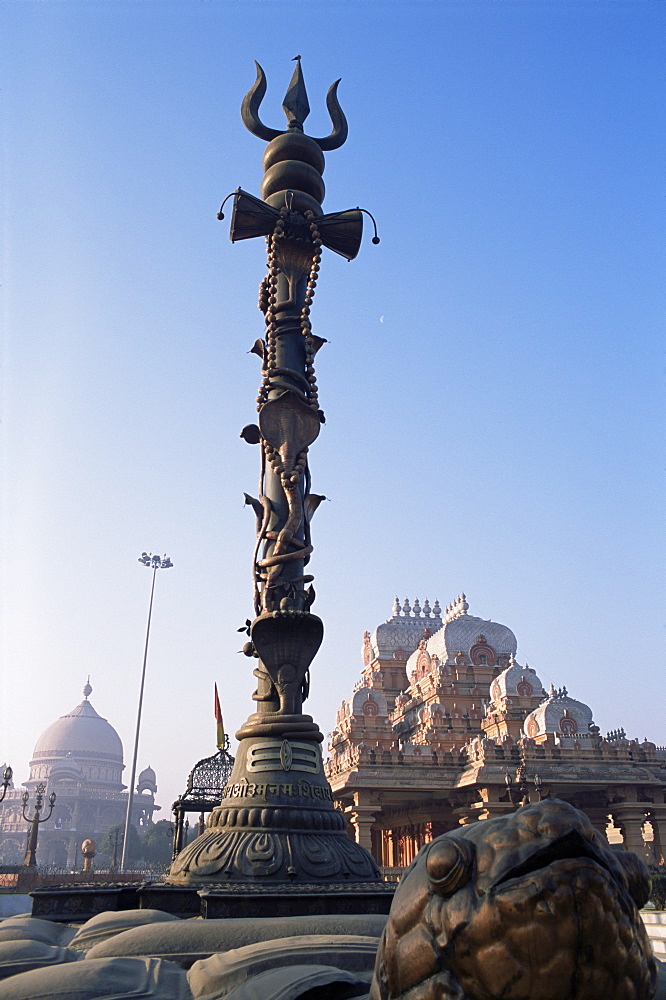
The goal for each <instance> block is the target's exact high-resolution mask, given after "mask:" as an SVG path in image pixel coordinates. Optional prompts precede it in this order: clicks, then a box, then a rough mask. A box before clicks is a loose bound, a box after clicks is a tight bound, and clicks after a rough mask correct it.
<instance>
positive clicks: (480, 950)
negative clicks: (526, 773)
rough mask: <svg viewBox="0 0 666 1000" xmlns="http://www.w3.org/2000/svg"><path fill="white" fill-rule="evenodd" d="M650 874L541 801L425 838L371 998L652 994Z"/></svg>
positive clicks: (566, 810)
mask: <svg viewBox="0 0 666 1000" xmlns="http://www.w3.org/2000/svg"><path fill="white" fill-rule="evenodd" d="M648 892H649V875H648V871H647V868H646V866H645V865H644V864H643V862H642V861H641V860H640V859H639V858H638V857H637V856H636V855H634V854H631V853H629V852H621V853H617V852H614V851H612V850H611V849H610V848H609V846H608V843H607V842H606V841H605V839H604V838H603V837H602V836H601V835H600V834H599V833H598V832H596V831H595V830H594V828H593V827H592V825H591V824H590V822H589V820H588V819H587V817H586V816H585V815H584V814H583V813H581V812H579V811H578V810H577V809H574V807H573V806H570V805H569V804H568V803H565V802H561V801H559V800H557V799H548V800H545V801H543V802H539V803H535V804H533V805H527V806H524V807H522V808H520V809H518V810H516V812H515V813H513V814H511V815H510V816H507V817H502V818H500V819H492V820H486V821H484V822H480V823H473V824H471V825H469V826H466V827H464V828H462V829H460V830H456V831H453V832H451V833H447V834H445V835H443V836H441V837H438V838H437V839H435V840H434V841H432V842H431V843H429V844H427V845H426V846H425V847H423V848H422V850H421V851H420V852H419V854H418V855H417V857H416V858H415V860H414V862H413V863H412V865H411V866H410V867H409V868H408V870H407V871H406V873H405V875H404V876H403V879H402V882H401V883H400V886H399V887H398V890H397V892H396V895H395V899H394V902H393V905H392V907H391V913H390V916H389V921H388V924H387V927H386V930H385V932H384V936H383V938H382V943H381V945H380V948H379V951H378V954H377V962H376V966H375V974H374V978H373V984H372V989H371V992H370V1000H398V998H402V997H404V998H407V997H410V998H412V997H413V998H417V997H418V1000H499V998H502V1000H532V998H537V997H538V998H548V1000H650V998H651V997H653V996H654V993H655V989H656V982H657V966H656V963H655V960H654V957H653V955H652V949H651V946H650V943H649V940H648V938H647V934H646V931H645V927H644V926H643V923H642V921H641V918H640V914H639V913H638V909H637V908H638V907H640V906H643V905H644V904H645V902H646V901H647V897H648Z"/></svg>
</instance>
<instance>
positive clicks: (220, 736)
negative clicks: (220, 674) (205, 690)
mask: <svg viewBox="0 0 666 1000" xmlns="http://www.w3.org/2000/svg"><path fill="white" fill-rule="evenodd" d="M215 721H216V723H217V745H218V747H223V746H224V723H223V721H222V709H221V708H220V697H219V695H218V693H217V684H216V685H215Z"/></svg>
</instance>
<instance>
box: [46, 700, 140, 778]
mask: <svg viewBox="0 0 666 1000" xmlns="http://www.w3.org/2000/svg"><path fill="white" fill-rule="evenodd" d="M86 687H89V685H86ZM91 690H92V689H91ZM69 753H71V754H73V755H74V756H76V757H81V756H83V757H86V758H99V759H101V760H112V761H115V762H117V763H119V764H122V762H123V745H122V743H121V741H120V737H119V736H118V733H117V732H116V731H115V729H114V728H113V726H111V725H110V724H109V723H108V722H107V721H106V719H103V718H102V716H101V715H98V714H97V712H96V711H95V709H94V708H93V707H92V705H91V704H90V702H89V701H88V698H87V697H86V698H85V699H84V700H83V701H82V702H81V703H80V704H79V705H77V706H76V707H75V708H73V709H72V710H71V712H68V713H67V715H62V716H61V717H60V718H59V719H57V720H56V721H55V722H53V723H51V725H50V726H49V727H48V728H47V729H45V730H44V732H43V733H42V735H41V736H40V737H39V739H38V740H37V743H36V744H35V751H34V754H33V757H66V756H67V754H69Z"/></svg>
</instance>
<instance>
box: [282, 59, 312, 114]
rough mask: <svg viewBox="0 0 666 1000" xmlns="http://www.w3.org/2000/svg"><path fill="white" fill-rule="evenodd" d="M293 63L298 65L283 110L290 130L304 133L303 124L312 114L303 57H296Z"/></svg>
mask: <svg viewBox="0 0 666 1000" xmlns="http://www.w3.org/2000/svg"><path fill="white" fill-rule="evenodd" d="M293 61H294V62H295V63H296V66H295V67H294V75H293V76H292V78H291V83H290V84H289V88H288V90H287V93H286V94H285V95H284V101H283V102H282V110H283V111H284V113H285V115H286V118H287V123H288V124H289V128H295V129H298V131H299V132H302V131H303V122H304V121H305V119H306V118H307V116H308V115H309V114H310V105H309V103H308V95H307V91H306V89H305V80H304V79H303V71H302V70H301V57H300V56H294V59H293Z"/></svg>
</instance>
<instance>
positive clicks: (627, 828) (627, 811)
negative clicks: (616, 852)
mask: <svg viewBox="0 0 666 1000" xmlns="http://www.w3.org/2000/svg"><path fill="white" fill-rule="evenodd" d="M613 819H614V821H615V825H616V826H619V828H620V830H621V831H622V839H623V840H624V849H625V851H634V853H635V854H638V855H639V857H641V858H644V859H645V858H646V857H647V856H648V852H647V849H646V847H645V841H644V840H643V824H644V823H645V810H644V809H636V808H631V807H630V808H622V807H618V806H616V807H615V808H614V809H613Z"/></svg>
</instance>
